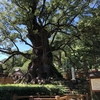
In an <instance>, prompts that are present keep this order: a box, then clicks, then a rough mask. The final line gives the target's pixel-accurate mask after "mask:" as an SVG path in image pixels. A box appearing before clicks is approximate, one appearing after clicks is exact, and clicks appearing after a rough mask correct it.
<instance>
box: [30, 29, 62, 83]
mask: <svg viewBox="0 0 100 100" xmlns="http://www.w3.org/2000/svg"><path fill="white" fill-rule="evenodd" d="M46 34H48V33H47V32H46V30H44V29H43V28H39V34H34V33H31V34H30V33H29V38H30V40H31V42H32V43H33V55H35V56H34V57H32V61H31V63H30V64H29V66H28V70H29V74H28V75H29V77H28V78H30V79H29V80H28V82H30V81H32V80H36V79H37V78H38V79H40V80H41V79H45V80H46V79H49V78H50V77H58V78H59V77H60V78H61V77H62V76H61V74H60V73H59V72H58V71H57V70H56V68H55V67H54V66H53V62H52V61H53V56H52V52H51V50H50V47H49V41H48V36H47V35H46Z"/></svg>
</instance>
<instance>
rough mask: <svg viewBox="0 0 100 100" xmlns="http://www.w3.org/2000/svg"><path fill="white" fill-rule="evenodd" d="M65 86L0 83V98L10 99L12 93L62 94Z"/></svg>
mask: <svg viewBox="0 0 100 100" xmlns="http://www.w3.org/2000/svg"><path fill="white" fill-rule="evenodd" d="M64 92H65V88H64V87H63V86H60V85H49V84H48V85H25V84H6V85H0V100H12V97H13V95H14V94H17V95H21V96H24V95H37V94H40V95H62V94H64Z"/></svg>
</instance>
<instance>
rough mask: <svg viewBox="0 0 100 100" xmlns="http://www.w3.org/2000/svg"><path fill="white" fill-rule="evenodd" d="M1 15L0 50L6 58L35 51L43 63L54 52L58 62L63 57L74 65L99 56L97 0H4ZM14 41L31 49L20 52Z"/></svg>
mask: <svg viewBox="0 0 100 100" xmlns="http://www.w3.org/2000/svg"><path fill="white" fill-rule="evenodd" d="M0 16H1V18H0V52H2V53H6V54H8V55H9V58H10V57H12V56H14V55H19V54H20V55H23V56H24V57H26V58H28V59H30V58H31V55H36V56H38V57H40V56H41V57H40V59H41V61H42V63H43V65H46V64H47V62H48V61H47V59H49V61H51V60H52V54H53V60H54V61H55V62H56V61H57V62H59V66H61V64H62V61H66V59H68V60H69V62H70V63H71V64H72V65H73V66H79V64H80V63H82V62H84V63H85V64H89V65H91V64H94V65H95V64H98V61H99V60H100V58H99V55H100V53H99V50H100V47H99V43H100V1H99V0H95V2H94V1H93V0H60V1H59V0H30V1H29V0H20V1H17V0H8V1H6V0H3V1H2V2H1V1H0ZM29 41H30V42H29ZM17 42H23V43H25V44H26V45H28V46H30V47H31V48H32V49H33V52H31V53H28V52H21V51H20V48H19V47H18V45H17ZM51 53H52V54H51ZM64 57H65V58H66V57H67V58H66V59H65V58H64ZM91 61H93V62H91Z"/></svg>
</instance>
